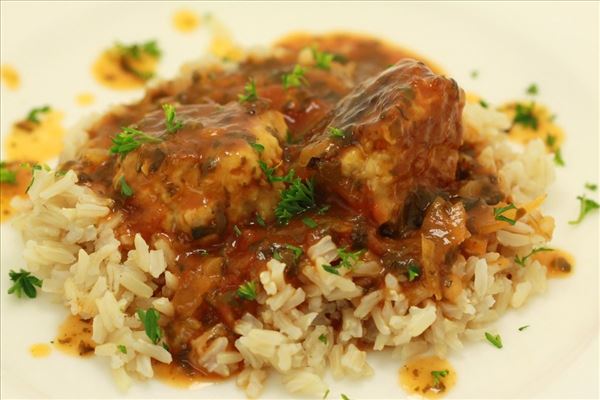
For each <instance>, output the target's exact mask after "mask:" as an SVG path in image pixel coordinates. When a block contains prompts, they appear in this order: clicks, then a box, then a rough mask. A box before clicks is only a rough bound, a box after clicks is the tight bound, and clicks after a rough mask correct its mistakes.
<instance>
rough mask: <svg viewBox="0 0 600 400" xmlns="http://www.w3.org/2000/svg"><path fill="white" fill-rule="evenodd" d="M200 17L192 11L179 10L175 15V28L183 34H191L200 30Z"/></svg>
mask: <svg viewBox="0 0 600 400" xmlns="http://www.w3.org/2000/svg"><path fill="white" fill-rule="evenodd" d="M199 25H200V17H199V16H198V14H196V13H195V12H194V11H191V10H179V11H177V12H176V13H175V14H173V26H174V27H175V29H176V30H177V31H179V32H182V33H190V32H193V31H195V30H196V29H198V26H199Z"/></svg>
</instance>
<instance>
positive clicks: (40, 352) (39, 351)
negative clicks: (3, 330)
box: [29, 343, 52, 358]
mask: <svg viewBox="0 0 600 400" xmlns="http://www.w3.org/2000/svg"><path fill="white" fill-rule="evenodd" d="M29 353H30V354H31V355H32V356H33V357H35V358H44V357H48V356H49V355H50V353H52V347H50V346H49V345H48V344H46V343H36V344H33V345H31V346H30V347H29Z"/></svg>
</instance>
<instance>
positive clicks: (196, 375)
mask: <svg viewBox="0 0 600 400" xmlns="http://www.w3.org/2000/svg"><path fill="white" fill-rule="evenodd" d="M186 365H187V364H185V363H177V362H172V363H171V364H163V363H161V362H158V361H155V360H152V367H153V369H154V376H155V377H156V378H157V379H158V380H160V381H161V382H163V383H165V384H167V385H168V386H172V387H176V388H185V389H187V388H190V387H192V386H194V388H197V387H198V386H205V385H210V384H212V383H214V382H218V381H219V380H223V378H222V377H220V376H219V375H217V374H214V375H205V374H203V373H201V372H199V371H197V370H196V369H194V368H192V367H190V366H187V367H186Z"/></svg>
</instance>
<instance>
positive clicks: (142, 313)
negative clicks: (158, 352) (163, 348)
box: [137, 308, 163, 344]
mask: <svg viewBox="0 0 600 400" xmlns="http://www.w3.org/2000/svg"><path fill="white" fill-rule="evenodd" d="M137 316H138V318H139V319H140V321H142V324H143V325H144V330H145V331H146V336H148V338H149V339H150V340H151V341H152V343H154V344H157V343H158V342H160V339H162V337H163V331H162V329H161V327H160V326H159V325H158V319H159V318H160V314H159V313H158V311H156V310H155V309H154V308H149V309H148V310H142V309H141V308H139V309H138V310H137Z"/></svg>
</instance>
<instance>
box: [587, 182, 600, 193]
mask: <svg viewBox="0 0 600 400" xmlns="http://www.w3.org/2000/svg"><path fill="white" fill-rule="evenodd" d="M585 188H586V189H587V190H591V191H592V192H595V191H596V190H597V189H598V185H596V184H595V183H589V182H586V183H585Z"/></svg>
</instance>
